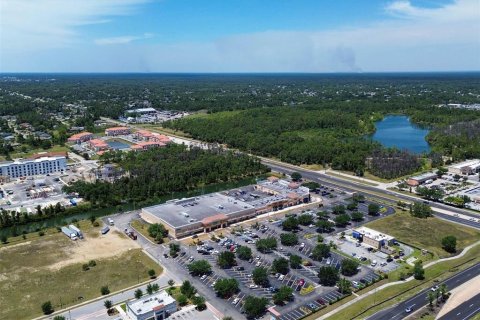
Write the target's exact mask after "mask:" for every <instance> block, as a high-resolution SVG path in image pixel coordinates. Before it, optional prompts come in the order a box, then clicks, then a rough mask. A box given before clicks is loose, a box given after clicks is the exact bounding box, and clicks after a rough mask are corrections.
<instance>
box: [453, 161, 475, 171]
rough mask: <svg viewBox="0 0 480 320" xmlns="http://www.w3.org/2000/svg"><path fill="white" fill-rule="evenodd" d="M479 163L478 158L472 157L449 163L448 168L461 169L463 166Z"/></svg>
mask: <svg viewBox="0 0 480 320" xmlns="http://www.w3.org/2000/svg"><path fill="white" fill-rule="evenodd" d="M479 165H480V160H478V159H474V160H467V161H463V162H460V163H457V164H454V165H451V166H450V168H456V169H461V168H463V167H470V166H475V167H476V166H479Z"/></svg>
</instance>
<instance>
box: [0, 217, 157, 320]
mask: <svg viewBox="0 0 480 320" xmlns="http://www.w3.org/2000/svg"><path fill="white" fill-rule="evenodd" d="M80 229H81V230H82V231H84V234H85V240H79V241H76V242H74V241H71V240H70V239H68V238H67V237H66V236H65V235H63V234H62V233H47V235H45V236H43V237H38V238H35V239H32V240H29V241H25V242H22V243H19V244H15V245H9V246H4V247H2V248H0V257H1V258H0V292H1V293H2V294H0V319H29V318H33V317H35V316H39V315H41V308H40V306H41V304H42V303H43V302H45V301H48V300H50V301H51V302H52V304H53V305H54V308H55V309H57V310H58V309H60V308H62V307H65V306H67V305H73V304H77V303H80V302H82V301H85V300H89V299H92V298H95V297H97V296H99V295H100V287H101V286H104V285H108V287H109V289H110V291H111V292H114V291H117V290H121V289H123V288H126V287H129V286H132V285H134V284H137V283H138V282H142V281H145V280H147V279H148V274H147V271H148V270H149V269H154V270H155V271H156V273H157V275H158V274H160V273H161V271H162V270H161V268H160V267H159V266H158V265H157V264H156V263H155V262H154V261H153V260H151V259H150V258H149V257H147V256H146V255H145V254H144V253H143V252H142V250H141V249H139V247H138V245H137V244H136V242H135V241H133V240H131V239H129V238H127V237H126V236H124V235H123V234H121V233H119V232H112V231H110V232H109V233H108V234H106V235H100V232H99V230H100V228H99V227H97V228H93V227H92V225H91V223H90V222H87V221H84V222H81V223H80ZM27 239H28V236H27ZM90 260H95V262H96V265H95V266H94V267H91V268H90V269H89V270H86V271H85V270H83V268H82V265H83V264H85V263H88V261H90ZM20 305H21V306H22V308H18V306H20Z"/></svg>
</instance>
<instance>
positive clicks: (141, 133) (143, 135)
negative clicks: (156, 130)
mask: <svg viewBox="0 0 480 320" xmlns="http://www.w3.org/2000/svg"><path fill="white" fill-rule="evenodd" d="M135 137H136V138H137V139H138V140H142V141H150V139H151V138H152V137H153V133H151V132H150V131H148V130H138V131H137V132H135Z"/></svg>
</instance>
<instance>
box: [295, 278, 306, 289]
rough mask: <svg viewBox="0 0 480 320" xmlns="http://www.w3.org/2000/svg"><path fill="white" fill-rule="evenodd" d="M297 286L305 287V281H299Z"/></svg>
mask: <svg viewBox="0 0 480 320" xmlns="http://www.w3.org/2000/svg"><path fill="white" fill-rule="evenodd" d="M297 284H298V285H299V286H301V287H303V285H304V284H305V279H300V280H298V282H297Z"/></svg>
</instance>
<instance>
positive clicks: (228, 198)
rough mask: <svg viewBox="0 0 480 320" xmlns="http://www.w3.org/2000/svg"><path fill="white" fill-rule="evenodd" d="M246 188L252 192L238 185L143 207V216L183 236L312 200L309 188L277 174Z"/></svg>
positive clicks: (179, 236) (146, 219) (175, 236)
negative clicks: (290, 181) (219, 191)
mask: <svg viewBox="0 0 480 320" xmlns="http://www.w3.org/2000/svg"><path fill="white" fill-rule="evenodd" d="M247 188H248V189H249V190H250V191H251V192H250V191H249V192H246V191H245V190H241V189H239V190H232V191H228V192H225V193H212V194H207V195H203V196H199V197H194V198H186V199H179V200H171V201H168V202H167V203H165V204H161V205H156V206H152V207H147V208H143V209H142V212H141V216H142V218H143V219H144V220H145V221H147V222H150V223H161V224H163V225H164V226H165V228H167V229H168V230H169V234H170V236H172V237H174V238H183V237H186V236H190V235H193V234H196V233H201V232H210V231H212V230H215V229H217V228H225V227H226V226H228V225H230V224H232V223H236V222H239V221H243V220H247V219H251V218H253V217H255V216H257V215H259V214H263V213H267V212H270V211H275V210H278V209H282V208H285V207H289V206H293V205H298V204H301V203H308V202H309V201H310V194H309V189H308V188H305V187H301V186H299V185H298V184H294V185H292V184H291V183H289V182H288V181H284V180H278V179H276V178H275V179H270V180H265V181H260V182H258V184H257V185H255V186H249V187H245V188H244V189H247Z"/></svg>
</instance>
